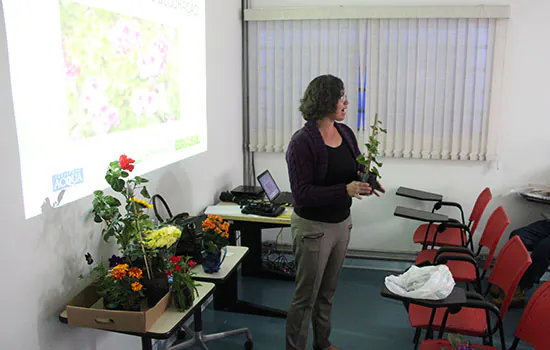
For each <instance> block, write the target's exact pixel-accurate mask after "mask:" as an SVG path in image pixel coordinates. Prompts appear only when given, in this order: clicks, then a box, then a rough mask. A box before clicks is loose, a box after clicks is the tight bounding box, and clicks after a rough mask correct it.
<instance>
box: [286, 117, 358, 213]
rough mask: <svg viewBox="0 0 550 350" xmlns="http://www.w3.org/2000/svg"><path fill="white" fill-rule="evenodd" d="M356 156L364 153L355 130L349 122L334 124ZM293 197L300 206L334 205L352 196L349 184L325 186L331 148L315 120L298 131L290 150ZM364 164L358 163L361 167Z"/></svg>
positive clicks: (289, 172)
mask: <svg viewBox="0 0 550 350" xmlns="http://www.w3.org/2000/svg"><path fill="white" fill-rule="evenodd" d="M334 125H335V126H336V128H337V129H338V131H339V132H340V135H342V139H343V140H344V142H346V143H347V145H348V146H349V148H350V149H351V150H352V151H353V154H354V156H355V157H357V156H359V155H360V154H361V151H360V150H359V146H358V145H357V139H356V138H355V134H354V133H353V131H352V130H351V129H350V128H349V127H348V126H347V125H345V124H341V123H334ZM286 162H287V166H288V176H289V179H290V189H291V190H292V197H294V203H295V205H297V206H322V205H330V204H332V203H333V202H334V201H335V200H339V199H344V198H347V197H348V192H347V190H346V184H345V183H341V184H336V185H332V186H325V185H324V182H325V177H326V175H327V168H328V151H327V148H326V146H325V142H324V141H323V137H322V136H321V133H320V132H319V129H318V128H317V124H316V122H315V121H311V120H310V121H308V122H307V123H306V124H305V125H304V126H303V127H302V128H301V129H300V130H298V131H296V133H294V135H293V136H292V138H291V139H290V143H289V145H288V149H287V151H286ZM362 168H363V166H362V165H360V164H359V163H357V170H360V169H361V170H362Z"/></svg>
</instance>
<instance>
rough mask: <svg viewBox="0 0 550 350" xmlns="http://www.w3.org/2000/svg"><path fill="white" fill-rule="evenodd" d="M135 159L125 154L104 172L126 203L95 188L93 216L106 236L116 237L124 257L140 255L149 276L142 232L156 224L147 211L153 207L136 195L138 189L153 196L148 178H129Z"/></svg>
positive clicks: (144, 194)
mask: <svg viewBox="0 0 550 350" xmlns="http://www.w3.org/2000/svg"><path fill="white" fill-rule="evenodd" d="M134 162H135V161H134V160H133V159H132V158H128V157H127V156H126V155H124V154H123V155H121V156H120V158H119V160H118V161H113V162H111V163H110V164H109V168H108V169H107V173H106V175H105V180H106V181H107V183H108V184H109V186H110V187H111V189H112V190H113V191H115V192H117V193H120V194H121V195H122V196H123V197H124V205H123V202H121V201H120V200H119V199H118V198H116V197H114V196H112V195H110V194H105V193H104V192H103V191H95V192H94V199H93V201H92V215H93V217H94V221H95V222H97V223H102V224H104V226H103V230H102V234H103V239H104V240H105V241H109V239H110V238H111V237H115V239H116V241H117V244H118V245H119V246H120V251H121V252H122V254H123V256H124V257H126V258H129V259H130V261H136V260H137V259H140V258H141V259H142V260H143V261H144V264H145V268H146V270H147V275H148V277H150V275H151V271H150V269H149V267H148V265H147V264H148V263H147V258H146V256H145V248H144V245H143V234H142V233H143V232H144V231H145V230H149V229H151V228H152V226H153V225H152V222H151V219H150V218H149V215H147V214H146V212H145V211H146V209H149V208H152V207H153V206H152V205H151V204H148V203H147V202H146V201H145V200H144V199H139V198H137V197H136V195H137V193H138V192H139V193H140V194H141V196H142V197H143V198H146V199H150V195H149V192H148V191H147V187H146V186H145V185H144V184H145V183H147V182H148V180H147V179H145V178H143V177H140V176H136V177H134V178H130V172H132V171H133V170H134V165H133V163H134ZM121 209H124V210H121Z"/></svg>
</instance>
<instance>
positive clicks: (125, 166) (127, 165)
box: [118, 154, 135, 171]
mask: <svg viewBox="0 0 550 350" xmlns="http://www.w3.org/2000/svg"><path fill="white" fill-rule="evenodd" d="M134 162H135V160H133V159H132V158H128V157H127V156H126V155H125V154H123V155H121V156H120V158H119V159H118V163H119V164H120V167H121V168H122V170H128V171H132V170H134V165H133V164H132V163H134Z"/></svg>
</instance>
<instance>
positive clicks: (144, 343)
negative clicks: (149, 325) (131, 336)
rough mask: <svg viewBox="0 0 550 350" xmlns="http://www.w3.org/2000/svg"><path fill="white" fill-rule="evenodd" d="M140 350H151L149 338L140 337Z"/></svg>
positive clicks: (151, 344) (151, 345)
mask: <svg viewBox="0 0 550 350" xmlns="http://www.w3.org/2000/svg"><path fill="white" fill-rule="evenodd" d="M141 349H142V350H153V341H152V340H151V338H149V337H146V336H142V337H141Z"/></svg>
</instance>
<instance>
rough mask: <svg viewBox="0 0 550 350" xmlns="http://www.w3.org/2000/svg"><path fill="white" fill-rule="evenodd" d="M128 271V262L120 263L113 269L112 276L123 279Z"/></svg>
mask: <svg viewBox="0 0 550 350" xmlns="http://www.w3.org/2000/svg"><path fill="white" fill-rule="evenodd" d="M126 272H128V264H118V265H117V266H115V267H114V268H113V270H112V271H111V276H112V277H113V278H114V279H117V280H121V279H123V278H124V276H126Z"/></svg>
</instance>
